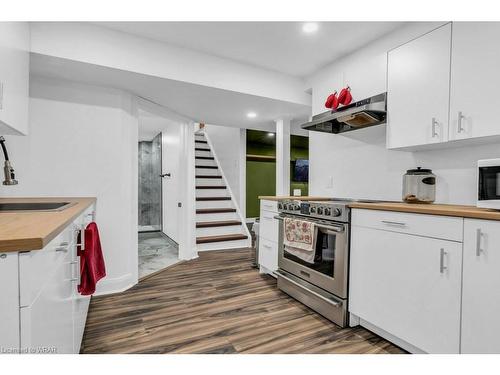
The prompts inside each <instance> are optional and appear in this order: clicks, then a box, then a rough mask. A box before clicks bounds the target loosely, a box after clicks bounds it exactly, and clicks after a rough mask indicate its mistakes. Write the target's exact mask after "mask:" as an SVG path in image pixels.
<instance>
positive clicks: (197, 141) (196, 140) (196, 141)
mask: <svg viewBox="0 0 500 375" xmlns="http://www.w3.org/2000/svg"><path fill="white" fill-rule="evenodd" d="M194 142H195V143H206V144H208V142H207V141H200V140H198V139H195V141H194Z"/></svg>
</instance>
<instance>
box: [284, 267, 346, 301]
mask: <svg viewBox="0 0 500 375" xmlns="http://www.w3.org/2000/svg"><path fill="white" fill-rule="evenodd" d="M278 276H279V277H282V278H284V279H285V280H286V281H288V282H289V283H292V284H293V285H295V286H298V287H299V288H304V285H302V284H299V283H298V282H296V281H294V280H292V279H290V278H289V277H286V276H285V275H283V273H281V272H278ZM306 289H307V288H306ZM307 291H308V292H309V293H311V294H312V295H313V296H315V297H318V298H319V299H321V300H323V301H325V302H328V303H329V304H331V305H333V306H335V307H340V306H342V302H340V301H335V300H333V299H331V298H326V297H325V296H322V295H321V294H319V293H316V292H315V291H314V290H311V289H307Z"/></svg>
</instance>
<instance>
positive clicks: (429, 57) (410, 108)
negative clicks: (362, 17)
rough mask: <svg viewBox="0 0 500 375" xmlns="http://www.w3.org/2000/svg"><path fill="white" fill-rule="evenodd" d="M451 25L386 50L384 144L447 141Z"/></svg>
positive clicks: (407, 145) (398, 144)
mask: <svg viewBox="0 0 500 375" xmlns="http://www.w3.org/2000/svg"><path fill="white" fill-rule="evenodd" d="M450 44H451V24H446V25H444V26H442V27H440V28H438V29H436V30H434V31H431V32H430V33H428V34H425V35H423V36H421V37H420V38H417V39H415V40H412V41H410V42H408V43H406V44H404V45H402V46H401V47H398V48H396V49H394V50H391V51H389V53H388V67H387V95H388V97H387V147H388V148H403V147H411V146H418V145H426V144H430V143H438V142H446V141H447V140H448V110H449V77H450Z"/></svg>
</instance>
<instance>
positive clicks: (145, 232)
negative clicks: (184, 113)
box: [138, 133, 179, 279]
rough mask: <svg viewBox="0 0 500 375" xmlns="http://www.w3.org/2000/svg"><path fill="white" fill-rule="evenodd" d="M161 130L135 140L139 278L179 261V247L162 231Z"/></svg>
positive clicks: (162, 176)
mask: <svg viewBox="0 0 500 375" xmlns="http://www.w3.org/2000/svg"><path fill="white" fill-rule="evenodd" d="M162 144H163V142H162V133H159V134H157V135H156V136H154V137H147V138H146V140H144V139H143V140H141V141H139V149H138V152H139V154H138V161H139V190H138V202H139V210H138V215H139V218H138V224H139V226H138V231H139V244H138V246H139V247H138V253H139V279H142V278H144V277H147V276H149V275H152V274H155V273H156V272H159V271H161V270H163V269H164V268H166V267H168V266H170V265H172V264H175V263H177V262H178V261H179V247H178V245H177V243H176V242H175V241H173V240H172V239H171V238H170V237H168V236H167V235H166V234H165V233H163V229H164V228H163V214H164V212H163V178H164V176H169V175H170V174H169V173H167V174H162V170H163V166H162V158H163V155H162Z"/></svg>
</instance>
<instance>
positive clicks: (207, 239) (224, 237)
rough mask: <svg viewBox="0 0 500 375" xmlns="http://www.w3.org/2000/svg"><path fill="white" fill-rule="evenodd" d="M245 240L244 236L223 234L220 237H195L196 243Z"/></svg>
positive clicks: (245, 236)
mask: <svg viewBox="0 0 500 375" xmlns="http://www.w3.org/2000/svg"><path fill="white" fill-rule="evenodd" d="M247 238H248V236H247V235H245V234H225V235H221V236H206V237H196V243H210V242H223V241H237V240H246V239H247Z"/></svg>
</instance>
